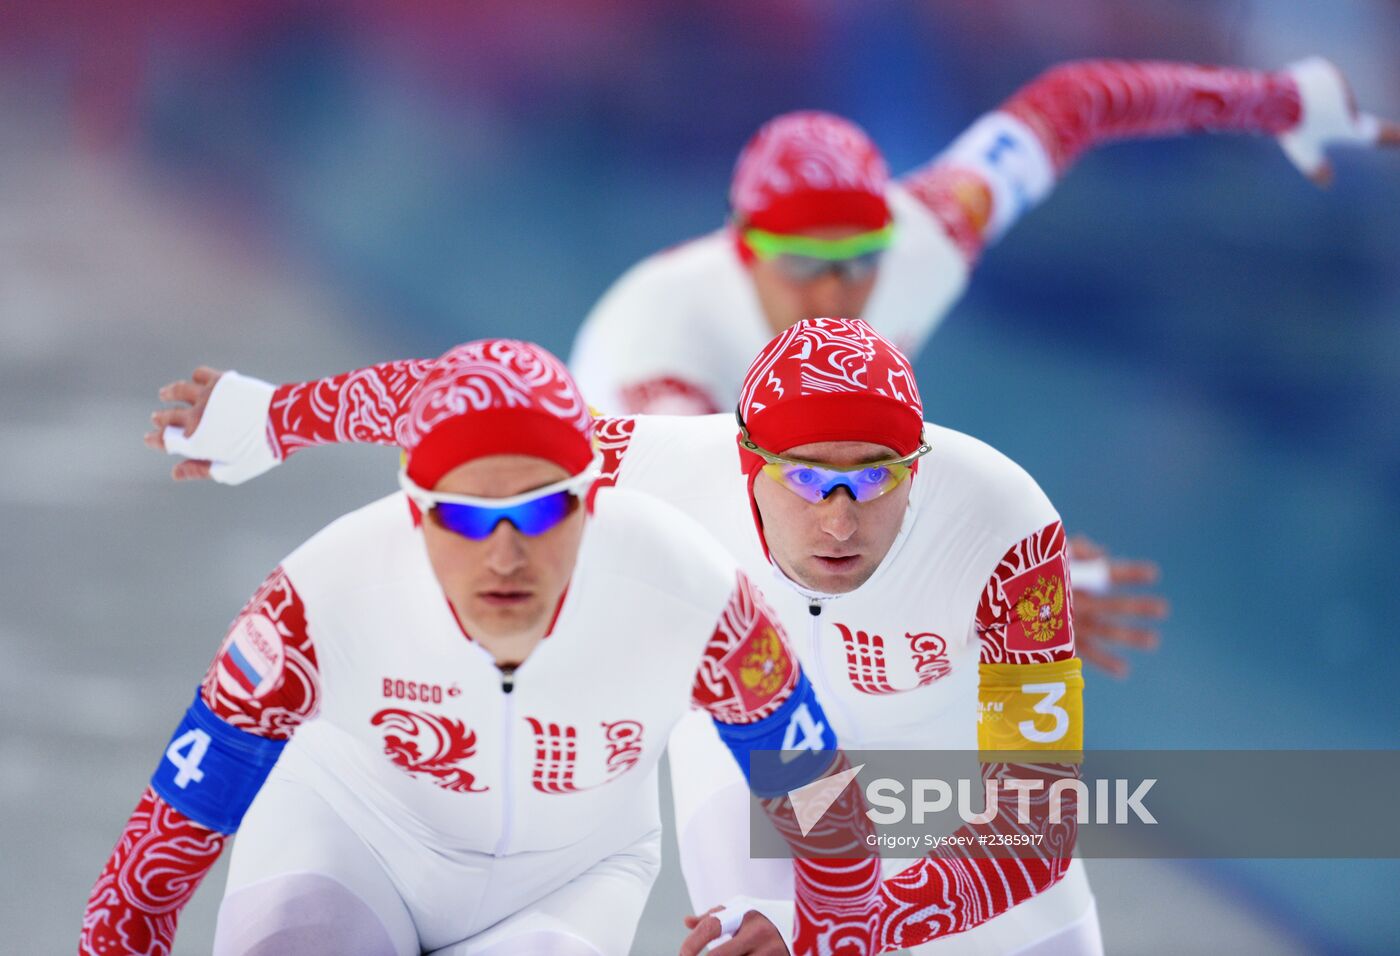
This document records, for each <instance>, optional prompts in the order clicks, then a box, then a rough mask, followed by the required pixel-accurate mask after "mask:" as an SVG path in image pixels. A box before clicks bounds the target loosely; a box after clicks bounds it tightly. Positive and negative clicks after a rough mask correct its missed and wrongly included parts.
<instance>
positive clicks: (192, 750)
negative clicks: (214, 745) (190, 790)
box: [165, 727, 209, 790]
mask: <svg viewBox="0 0 1400 956" xmlns="http://www.w3.org/2000/svg"><path fill="white" fill-rule="evenodd" d="M186 748H188V749H186ZM208 751H209V735H208V734H207V733H205V732H204V731H202V730H200V729H199V728H198V727H191V728H190V729H189V730H187V731H185V732H184V733H183V734H181V735H180V736H178V737H176V738H175V739H174V740H172V741H170V746H169V747H167V748H165V759H166V760H169V761H170V763H171V765H172V766H174V767H175V769H176V770H178V771H180V772H179V773H177V774H176V775H175V781H174V782H175V786H177V787H179V788H180V789H181V790H183V789H185V788H186V787H188V786H189V785H190V783H191V781H193V782H194V783H199V782H200V781H201V780H203V779H204V771H203V770H200V769H199V764H200V761H202V760H203V759H204V755H205V754H206V753H208Z"/></svg>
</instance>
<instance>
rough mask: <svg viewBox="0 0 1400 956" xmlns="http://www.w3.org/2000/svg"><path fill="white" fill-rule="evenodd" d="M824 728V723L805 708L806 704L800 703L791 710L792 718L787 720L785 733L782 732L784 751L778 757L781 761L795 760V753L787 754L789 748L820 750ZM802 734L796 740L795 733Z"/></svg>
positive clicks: (789, 761)
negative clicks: (800, 737) (795, 708)
mask: <svg viewBox="0 0 1400 956" xmlns="http://www.w3.org/2000/svg"><path fill="white" fill-rule="evenodd" d="M825 730H826V724H824V723H822V722H821V721H819V720H815V719H814V718H813V717H812V712H811V711H810V710H808V709H807V705H806V704H802V705H801V706H800V707H798V708H797V710H795V711H793V714H792V720H790V721H788V725H787V733H785V734H783V750H784V753H783V754H782V756H781V757H780V758H779V759H781V760H782V762H783V763H791V762H792V761H793V760H796V759H797V757H796V755H795V754H794V755H792V756H789V755H788V754H787V753H786V751H789V750H821V749H823V746H824V745H823V741H822V732H823V731H825ZM799 733H800V734H801V735H802V739H801V740H798V739H797V735H798V734H799Z"/></svg>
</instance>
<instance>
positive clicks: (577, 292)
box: [0, 0, 1400, 954]
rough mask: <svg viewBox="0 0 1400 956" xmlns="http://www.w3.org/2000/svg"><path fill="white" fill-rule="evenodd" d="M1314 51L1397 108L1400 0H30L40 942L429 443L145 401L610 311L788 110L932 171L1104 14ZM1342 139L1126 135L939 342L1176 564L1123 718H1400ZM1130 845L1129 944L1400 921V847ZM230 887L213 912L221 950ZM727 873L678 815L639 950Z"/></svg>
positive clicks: (1066, 186) (948, 358)
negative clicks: (258, 447)
mask: <svg viewBox="0 0 1400 956" xmlns="http://www.w3.org/2000/svg"><path fill="white" fill-rule="evenodd" d="M1313 53H1319V54H1323V55H1326V56H1329V57H1331V58H1332V59H1334V60H1335V61H1336V62H1337V63H1338V64H1340V65H1341V66H1342V67H1343V69H1344V70H1345V71H1346V72H1347V74H1348V75H1349V77H1350V79H1351V81H1352V83H1353V86H1354V88H1355V90H1356V93H1357V96H1358V99H1359V101H1360V103H1361V105H1362V106H1363V107H1364V108H1367V109H1369V110H1371V111H1373V112H1376V113H1380V114H1382V115H1386V116H1389V117H1391V118H1396V117H1400V4H1397V3H1396V2H1394V0H1332V2H1329V3H1327V4H1317V3H1309V2H1307V0H1228V2H1227V0H1152V2H1147V0H1131V2H1130V0H1057V2H1055V3H1046V2H1044V0H975V2H974V0H963V2H953V0H947V2H933V0H923V2H910V0H882V2H880V3H860V2H855V0H770V2H767V3H763V4H754V3H748V2H740V0H707V2H703V3H702V2H691V3H680V2H664V0H645V2H643V0H574V2H568V3H561V2H539V3H533V4H522V3H514V2H506V0H478V2H471V3H461V2H447V0H433V2H428V0H400V2H398V3H394V4H387V3H369V2H356V0H347V2H342V3H339V4H326V3H315V2H309V0H237V2H235V0H217V2H216V0H191V2H187V3H185V4H180V5H174V4H164V3H158V2H155V0H126V2H124V3H122V4H112V3H100V2H96V0H93V2H82V0H49V2H46V3H42V4H25V5H19V4H11V5H6V6H5V8H4V9H3V10H0V462H3V464H0V568H2V569H3V573H2V574H0V653H2V654H3V660H4V666H0V875H2V876H3V883H0V886H3V887H4V892H3V893H0V925H3V927H4V929H3V932H0V949H4V950H6V951H10V952H24V953H50V952H53V953H58V952H68V951H72V949H73V946H74V942H75V940H76V937H77V934H78V929H79V920H80V917H81V913H82V909H83V905H84V901H85V899H86V896H87V892H88V890H89V888H90V886H91V884H92V881H93V879H94V878H95V877H96V875H97V873H98V871H99V869H100V868H101V866H102V863H103V860H104V859H105V856H106V854H107V853H108V852H109V849H110V847H111V845H112V843H113V841H114V840H115V839H116V837H117V835H118V833H119V832H120V830H121V827H122V825H123V823H124V821H125V819H126V817H127V815H128V813H129V812H130V809H131V807H132V806H133V805H134V803H135V801H136V798H137V796H138V794H139V793H140V791H141V788H142V787H143V785H144V783H145V780H146V778H147V777H148V775H149V773H150V769H151V767H152V766H153V765H154V763H155V761H156V759H157V758H158V757H159V754H160V752H161V749H162V748H163V747H164V745H165V743H166V741H167V739H168V734H169V731H170V729H171V727H172V726H173V725H174V723H175V722H176V720H177V719H178V714H179V713H180V712H181V710H182V708H183V707H184V706H185V704H186V702H187V700H188V696H189V693H190V685H191V684H192V683H193V682H194V681H195V680H196V679H197V678H198V676H199V675H200V674H202V672H203V670H204V668H205V666H206V665H207V662H208V660H209V658H210V656H211V654H212V653H213V651H214V649H215V647H216V646H217V643H218V641H219V640H220V638H221V636H222V634H223V632H224V628H225V626H226V624H227V622H228V620H229V619H230V618H231V617H232V616H233V614H234V613H235V612H236V611H237V609H238V608H239V607H240V606H241V604H242V602H243V601H244V599H245V598H246V596H247V595H248V594H249V593H250V592H251V590H252V589H253V588H254V587H255V586H256V585H257V584H258V582H259V581H260V580H261V579H262V577H263V575H264V574H265V573H266V571H267V570H269V569H270V568H271V567H272V566H274V565H275V564H276V563H277V562H278V560H279V559H280V558H281V557H282V556H283V555H284V554H285V553H286V552H288V551H289V550H290V549H291V548H293V547H294V546H295V545H296V544H298V543H299V542H300V541H302V540H303V539H305V538H306V537H307V536H309V535H310V534H312V533H314V532H315V531H316V530H317V529H318V528H319V527H321V526H322V525H323V524H325V523H326V522H328V521H329V520H330V519H332V518H333V517H335V516H336V515H338V514H340V513H342V512H343V511H346V510H349V509H351V508H353V507H355V506H357V505H359V504H361V503H363V502H365V501H367V500H369V499H370V498H372V497H376V496H378V495H380V494H382V493H385V492H387V491H388V490H390V489H391V487H392V473H393V468H394V465H395V458H394V454H393V452H391V451H388V450H384V449H336V450H332V451H327V452H321V453H317V454H313V455H306V456H304V457H301V458H298V459H297V460H296V461H294V462H292V463H291V464H290V465H289V466H288V467H286V468H283V469H279V470H278V471H277V472H274V473H273V474H271V475H269V476H268V477H266V478H264V479H261V480H259V481H257V482H254V483H252V484H250V485H246V486H243V487H240V488H235V489H228V488H223V487H215V486H207V485H184V486H178V487H177V486H174V485H172V484H170V483H169V482H168V481H167V479H166V472H167V469H168V466H169V462H168V461H166V460H162V459H161V458H158V457H157V456H156V455H154V454H151V453H150V452H147V451H145V450H144V449H143V448H142V447H141V442H140V436H141V433H142V432H143V431H144V429H145V425H146V418H147V414H148V413H149V411H150V409H151V408H152V407H154V395H155V390H156V388H157V387H158V386H159V385H161V384H162V383H164V382H166V381H168V380H170V379H172V378H175V377H178V376H182V375H185V374H187V373H188V372H189V370H190V369H191V368H193V366H194V365H195V364H198V363H201V362H207V363H210V364H214V365H217V366H220V367H225V368H227V367H236V368H238V369H240V370H242V371H245V372H248V373H251V374H256V375H259V376H260V377H263V378H267V379H270V380H272V381H285V380H292V379H302V378H309V377H314V376H318V375H322V374H328V373H331V372H335V371H340V370H343V369H346V368H350V367H352V366H355V365H359V364H365V363H368V362H372V361H376V360H383V359H387V358H391V357H402V356H421V355H430V354H436V353H439V352H441V351H444V350H446V349H447V348H448V347H449V346H451V345H453V344H454V343H456V342H459V341H463V340H467V339H471V338H475V337H480V336H483V335H497V334H511V335H515V336H519V337H523V338H530V339H534V340H537V341H539V342H541V343H542V344H544V345H546V346H548V347H549V348H551V349H553V350H554V351H556V352H558V353H559V354H561V355H563V354H567V351H568V347H569V343H570V341H571V339H572V336H573V334H574V331H575V329H576V328H577V325H578V323H579V321H580V320H581V318H582V316H583V315H584V313H585V312H586V311H587V309H588V308H589V306H590V305H591V304H592V302H593V301H594V300H595V299H596V298H597V297H598V296H599V295H600V294H601V293H602V292H603V290H604V289H605V288H606V287H607V285H608V284H609V283H610V282H611V280H612V279H614V278H615V277H616V276H618V275H619V274H620V273H621V272H622V271H623V270H624V269H625V268H626V267H627V266H628V265H630V264H631V263H633V262H635V261H636V260H638V259H640V258H641V257H643V256H644V255H646V254H648V253H650V252H653V251H655V250H657V249H659V248H661V247H663V246H667V245H671V244H674V243H676V242H678V241H681V240H683V239H686V238H689V237H691V236H693V235H697V234H699V233H702V232H705V231H708V230H710V229H712V228H715V227H716V226H718V225H719V224H720V223H721V222H722V220H723V217H724V215H725V211H726V210H725V190H726V184H727V179H728V175H729V172H730V169H731V166H732V163H733V160H734V157H735V156H736V155H737V152H738V150H739V148H740V146H741V145H742V143H743V142H744V140H745V139H746V138H747V137H748V136H749V135H750V134H751V133H752V131H753V130H754V129H755V128H756V127H757V126H758V125H759V124H760V123H761V122H763V121H764V120H765V119H767V118H768V117H769V116H771V115H773V114H774V113H777V112H780V111H784V110H789V109H794V108H799V107H818V108H824V109H829V110H834V111H836V112H839V113H843V114H845V115H847V116H850V117H852V118H854V119H855V120H857V121H858V122H860V123H861V124H862V125H864V126H865V127H866V128H867V129H868V130H869V131H870V133H871V134H872V135H873V136H874V138H875V140H876V142H877V143H879V144H880V145H881V146H882V147H883V149H884V150H885V152H886V156H887V157H888V159H889V161H890V165H891V167H892V169H894V170H895V171H896V172H902V171H904V170H907V169H909V168H911V167H913V166H915V165H917V164H920V163H922V162H923V161H925V160H926V159H928V158H929V157H931V156H932V155H934V154H935V153H936V152H938V151H939V150H940V149H941V148H942V147H943V146H944V145H946V144H947V143H948V142H949V141H950V140H951V139H952V138H953V137H954V136H955V135H956V134H957V133H958V132H959V131H960V130H961V129H962V128H964V127H965V126H966V125H967V124H968V123H970V122H971V121H972V120H973V119H975V118H976V117H977V116H978V115H979V114H980V113H982V112H983V111H985V110H988V109H990V108H992V107H994V106H995V105H996V104H997V103H998V102H1000V101H1001V100H1002V99H1004V98H1005V97H1006V96H1008V95H1009V94H1010V93H1011V92H1013V90H1014V89H1015V88H1016V87H1017V86H1018V85H1020V84H1021V83H1023V82H1025V81H1027V80H1029V79H1030V78H1032V77H1033V76H1034V75H1035V74H1036V73H1038V72H1039V71H1041V70H1042V69H1044V68H1046V67H1048V66H1050V65H1053V64H1055V63H1057V62H1059V61H1062V60H1065V59H1069V58H1079V57H1098V56H1114V57H1144V58H1170V59H1188V60H1195V61H1200V62H1213V63H1231V64H1238V65H1244V66H1251V67H1260V68H1273V67H1278V66H1281V65H1283V64H1285V63H1287V62H1289V61H1291V60H1294V59H1298V58H1300V57H1302V56H1305V55H1308V54H1313ZM1336 165H1337V170H1338V176H1337V182H1336V185H1335V187H1334V188H1333V189H1332V190H1331V191H1330V192H1320V191H1318V190H1315V189H1314V188H1313V187H1312V186H1311V185H1310V184H1309V183H1307V182H1306V181H1305V180H1304V179H1303V178H1302V177H1301V176H1299V175H1298V174H1297V173H1296V172H1295V171H1294V170H1293V168H1292V167H1291V166H1289V165H1288V163H1287V162H1286V161H1285V160H1284V158H1283V156H1282V154H1281V153H1280V151H1279V150H1278V149H1277V147H1276V146H1275V145H1274V144H1273V142H1272V141H1269V140H1263V139H1247V138H1227V137H1197V138H1192V139H1184V140H1174V141H1160V142H1149V143H1134V144H1126V145H1117V146H1112V147H1109V148H1105V149H1102V150H1100V151H1098V152H1095V153H1093V154H1091V155H1089V156H1088V157H1086V158H1085V160H1084V161H1083V162H1082V163H1081V164H1080V165H1079V166H1078V167H1077V168H1076V169H1075V170H1074V171H1073V172H1072V173H1071V174H1070V175H1069V177H1068V178H1067V179H1066V181H1065V182H1064V183H1063V184H1062V185H1061V186H1060V187H1059V188H1058V189H1057V190H1056V192H1055V194H1054V195H1053V196H1052V197H1051V199H1050V200H1049V201H1048V202H1047V203H1046V205H1045V206H1044V207H1043V208H1041V209H1039V210H1038V211H1036V212H1034V213H1033V214H1031V215H1030V216H1029V217H1027V218H1026V219H1025V220H1024V221H1023V222H1022V223H1021V224H1020V225H1018V226H1017V227H1016V228H1015V230H1013V232H1012V233H1011V234H1010V235H1009V236H1008V237H1007V238H1006V239H1005V240H1004V241H1003V242H1002V243H1001V244H1000V245H999V246H998V247H996V248H993V249H992V250H990V251H989V252H988V254H987V255H986V257H985V259H984V261H983V264H982V266H981V267H980V269H979V272H978V274H977V275H976V276H975V278H974V280H973V285H972V289H971V291H970V293H969V294H968V295H967V297H966V298H965V299H964V300H963V301H962V302H961V303H960V304H959V305H958V306H957V307H956V309H955V310H954V312H953V313H952V316H951V318H950V319H949V321H948V322H947V323H946V324H945V325H944V326H943V328H942V329H941V330H940V331H939V332H938V333H937V334H936V335H935V336H934V338H933V340H932V342H931V344H930V346H929V347H928V348H927V349H926V351H925V352H924V354H923V355H921V356H920V357H919V360H918V365H917V368H918V373H919V376H920V384H921V388H922V390H923V393H924V397H925V401H926V404H927V408H928V414H929V417H930V418H932V419H933V420H935V421H939V422H941V423H943V424H947V425H950V426H952V427H955V428H959V429H962V430H964V431H967V432H971V433H972V434H975V435H977V436H979V437H981V438H983V439H985V440H987V441H989V442H990V443H991V444H993V445H995V446H997V447H998V448H1000V449H1002V450H1003V451H1005V452H1007V453H1008V454H1010V455H1011V456H1012V457H1013V458H1015V459H1016V460H1018V461H1020V462H1021V463H1022V464H1024V465H1025V466H1026V467H1027V468H1028V469H1029V470H1030V471H1031V472H1032V473H1033V474H1035V475H1036V477H1037V478H1038V479H1039V480H1040V481H1041V483H1042V485H1043V486H1044V487H1045V488H1046V490H1047V491H1048V493H1049V494H1050V496H1051V498H1052V499H1053V500H1055V501H1056V503H1057V504H1058V505H1059V507H1060V509H1061V511H1062V513H1063V514H1064V516H1065V519H1066V523H1067V525H1068V526H1070V527H1071V528H1073V529H1077V530H1080V531H1083V532H1085V533H1088V534H1089V535H1091V536H1093V537H1095V538H1097V539H1099V540H1101V541H1103V542H1105V543H1106V544H1108V545H1109V546H1110V547H1112V548H1113V549H1114V550H1115V551H1117V552H1118V553H1120V554H1125V555H1133V556H1138V555H1140V556H1147V557H1151V558H1153V559H1155V560H1157V561H1159V562H1160V563H1161V565H1162V567H1163V570H1164V590H1165V592H1166V593H1167V594H1168V596H1169V597H1170V598H1171V599H1172V600H1173V602H1174V614H1173V617H1172V619H1171V621H1170V622H1169V624H1168V625H1167V626H1166V628H1165V631H1164V641H1163V645H1162V649H1161V650H1160V652H1159V653H1156V654H1153V655H1145V656H1140V657H1138V658H1137V659H1136V660H1135V662H1134V664H1135V668H1134V672H1133V674H1132V676H1131V677H1130V678H1128V679H1127V680H1126V681H1123V682H1115V681H1113V680H1110V679H1107V678H1105V677H1103V676H1101V675H1098V674H1094V675H1090V676H1089V686H1088V689H1087V691H1086V693H1087V700H1088V707H1089V715H1090V719H1089V725H1088V726H1089V730H1088V741H1089V744H1090V746H1091V747H1122V748H1127V747H1153V748H1163V747H1181V748H1302V747H1311V748H1393V747H1395V746H1396V745H1397V743H1400V707H1397V705H1396V701H1395V690H1394V688H1395V687H1396V686H1397V685H1400V658H1397V654H1396V652H1395V644H1394V634H1395V630H1396V625H1395V617H1394V614H1395V612H1394V608H1395V606H1396V598H1397V593H1398V592H1400V575H1397V573H1396V570H1395V569H1396V562H1395V560H1394V557H1393V554H1394V548H1395V542H1396V540H1400V371H1398V370H1400V228H1397V225H1396V218H1397V212H1400V155H1397V154H1395V153H1393V152H1392V153H1390V154H1385V155H1382V154H1376V153H1365V152H1349V153H1345V154H1341V155H1338V156H1337V157H1336ZM1240 799H1241V801H1242V802H1243V801H1246V800H1267V799H1268V795H1267V794H1240ZM1318 812H1319V813H1320V814H1321V813H1328V812H1331V810H1330V808H1321V807H1320V808H1319V809H1318ZM1299 824H1300V826H1304V825H1306V821H1299ZM1378 825H1380V826H1386V827H1394V826H1395V823H1394V821H1378ZM1280 839H1281V840H1286V835H1280ZM1090 874H1091V879H1092V880H1093V881H1094V885H1095V890H1096V893H1097V894H1098V899H1099V908H1100V913H1101V916H1102V920H1103V926H1104V935H1105V941H1106V943H1107V947H1108V951H1109V952H1110V953H1158V952H1163V953H1165V952H1227V951H1228V952H1241V953H1253V952H1261V953H1262V952H1268V953H1280V952H1328V953H1332V952H1395V951H1398V950H1400V910H1397V907H1396V906H1395V900H1396V896H1395V886H1396V883H1397V880H1400V864H1397V863H1396V862H1395V861H1379V862H1377V861H1372V862H1362V861H1282V862H1281V861H1213V862H1192V861H1184V862H1160V861H1159V862H1140V863H1139V862H1111V863H1110V862H1091V864H1090ZM221 885H222V869H220V870H219V871H217V872H216V873H215V875H214V876H212V877H211V878H210V879H209V881H208V882H207V883H206V885H205V886H204V888H203V889H201V891H200V892H199V894H198V895H197V896H196V898H195V901H194V902H193V904H192V905H191V906H190V907H189V908H188V909H187V910H186V915H185V917H184V919H183V920H182V932H181V935H180V937H179V939H178V941H177V947H176V951H177V952H181V953H198V952H205V951H207V948H208V944H209V939H210V938H211V932H212V925H213V917H214V913H215V912H216V910H217V905H218V898H219V895H220V891H221ZM685 912H687V904H686V901H685V896H684V891H683V889H682V887H681V884H680V881H679V877H678V872H677V869H676V866H675V861H674V856H673V855H672V857H671V858H670V859H668V862H667V867H666V870H665V872H664V873H663V877H662V880H661V882H660V884H659V886H658V889H657V891H656V893H655V894H654V895H653V898H652V901H651V905H650V907H649V909H648V912H647V916H646V920H645V922H644V925H643V927H642V930H641V932H640V933H639V935H638V940H637V945H636V951H637V952H638V953H647V954H651V953H664V952H668V951H669V952H674V950H675V945H676V943H677V941H678V939H679V935H680V934H679V932H678V930H679V917H680V915H681V914H683V913H685Z"/></svg>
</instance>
